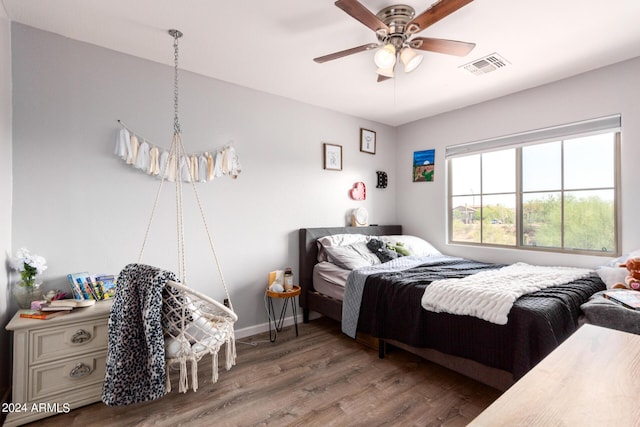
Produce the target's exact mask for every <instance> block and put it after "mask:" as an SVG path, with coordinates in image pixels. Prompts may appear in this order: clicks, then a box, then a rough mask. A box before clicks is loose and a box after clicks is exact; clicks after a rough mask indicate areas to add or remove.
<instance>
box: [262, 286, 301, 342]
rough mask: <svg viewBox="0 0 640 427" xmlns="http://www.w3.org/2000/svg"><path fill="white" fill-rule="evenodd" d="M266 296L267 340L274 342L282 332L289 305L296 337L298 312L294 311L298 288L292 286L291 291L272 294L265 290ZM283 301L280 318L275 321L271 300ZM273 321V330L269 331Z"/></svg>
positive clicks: (298, 292)
mask: <svg viewBox="0 0 640 427" xmlns="http://www.w3.org/2000/svg"><path fill="white" fill-rule="evenodd" d="M266 294H267V300H268V301H267V309H268V315H269V340H270V341H271V342H275V341H276V338H277V337H278V332H280V331H281V330H282V326H283V325H284V316H285V314H286V312H287V304H289V303H291V311H292V312H293V323H294V324H295V325H296V336H298V311H297V309H296V307H297V304H296V299H295V297H297V296H298V295H300V286H298V285H293V289H292V290H290V291H285V292H273V291H270V290H269V289H267V290H266ZM274 298H275V299H284V302H283V304H282V311H281V312H280V318H279V319H276V312H275V310H274V308H273V299H274ZM272 321H273V329H271V322H272Z"/></svg>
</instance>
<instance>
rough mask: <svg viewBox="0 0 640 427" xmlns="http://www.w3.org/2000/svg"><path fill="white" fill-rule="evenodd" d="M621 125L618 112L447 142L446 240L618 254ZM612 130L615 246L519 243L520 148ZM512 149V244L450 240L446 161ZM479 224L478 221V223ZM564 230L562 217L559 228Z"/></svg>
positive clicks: (450, 201)
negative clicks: (587, 247) (596, 247)
mask: <svg viewBox="0 0 640 427" xmlns="http://www.w3.org/2000/svg"><path fill="white" fill-rule="evenodd" d="M621 129H622V119H621V115H620V114H616V115H611V116H606V117H601V118H596V119H590V120H585V121H581V122H574V123H569V124H563V125H559V126H553V127H548V128H543V129H537V130H533V131H527V132H522V133H517V134H512V135H506V136H501V137H497V138H490V139H485V140H480V141H474V142H469V143H464V144H458V145H452V146H448V147H446V149H445V160H446V165H447V214H446V215H447V241H448V243H449V244H459V245H470V246H480V247H502V248H509V249H516V250H534V251H544V252H556V253H573V254H586V255H602V256H608V257H610V256H618V255H620V246H621V245H620V218H619V215H620V134H621ZM602 133H615V141H614V198H615V200H614V222H615V224H614V229H615V236H614V240H615V248H613V250H611V251H606V252H604V251H595V250H582V249H573V248H572V249H567V248H555V247H553V248H552V247H538V246H531V245H523V242H522V195H523V194H526V193H525V192H523V190H522V179H521V177H522V169H521V168H522V165H521V150H520V148H521V147H523V146H528V145H535V144H541V143H545V142H552V141H558V140H567V139H572V138H577V137H582V136H587V135H593V134H602ZM509 148H515V149H516V152H517V153H516V182H517V184H516V215H515V216H516V242H515V244H514V245H500V244H494V243H482V242H468V241H456V240H453V209H452V208H453V197H454V196H453V195H452V194H451V188H452V171H451V169H452V168H451V166H450V162H451V159H452V158H455V157H463V156H468V155H472V154H482V153H487V152H490V151H498V150H505V149H509ZM481 226H482V225H481ZM561 232H562V233H563V234H564V220H563V230H562V231H561Z"/></svg>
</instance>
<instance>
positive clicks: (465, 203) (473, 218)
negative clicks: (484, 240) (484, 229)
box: [451, 196, 480, 243]
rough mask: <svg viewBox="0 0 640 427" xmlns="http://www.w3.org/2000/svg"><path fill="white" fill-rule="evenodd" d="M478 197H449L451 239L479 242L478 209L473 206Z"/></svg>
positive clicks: (478, 199)
mask: <svg viewBox="0 0 640 427" xmlns="http://www.w3.org/2000/svg"><path fill="white" fill-rule="evenodd" d="M476 200H477V201H478V202H480V197H479V196H478V197H470V196H466V197H452V198H451V206H453V208H452V212H451V218H452V220H451V230H452V233H451V239H452V240H453V241H456V242H474V243H480V209H479V208H478V207H475V203H476Z"/></svg>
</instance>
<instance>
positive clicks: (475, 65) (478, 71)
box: [460, 53, 509, 76]
mask: <svg viewBox="0 0 640 427" xmlns="http://www.w3.org/2000/svg"><path fill="white" fill-rule="evenodd" d="M507 64H509V62H508V61H507V60H506V59H504V58H503V57H501V56H500V55H498V54H497V53H492V54H491V55H488V56H485V57H484V58H480V59H476V60H475V61H473V62H470V63H468V64H466V65H463V66H461V67H460V68H464V69H465V70H467V71H468V72H470V73H471V74H475V75H476V76H480V75H482V74H487V73H490V72H492V71H495V70H497V69H498V68H503V67H505V66H506V65H507Z"/></svg>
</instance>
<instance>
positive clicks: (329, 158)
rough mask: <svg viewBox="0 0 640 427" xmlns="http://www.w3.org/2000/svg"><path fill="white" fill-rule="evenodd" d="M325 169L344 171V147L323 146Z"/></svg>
mask: <svg viewBox="0 0 640 427" xmlns="http://www.w3.org/2000/svg"><path fill="white" fill-rule="evenodd" d="M323 148H324V168H325V169H327V170H334V171H341V170H342V145H335V144H327V143H325V144H323Z"/></svg>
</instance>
